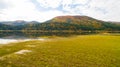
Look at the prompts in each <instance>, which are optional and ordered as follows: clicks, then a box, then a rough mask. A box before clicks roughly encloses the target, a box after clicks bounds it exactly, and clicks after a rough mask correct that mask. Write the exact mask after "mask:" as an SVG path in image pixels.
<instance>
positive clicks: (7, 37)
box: [0, 31, 95, 44]
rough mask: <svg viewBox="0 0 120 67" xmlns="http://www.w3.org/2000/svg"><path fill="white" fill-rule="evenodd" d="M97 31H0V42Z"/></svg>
mask: <svg viewBox="0 0 120 67" xmlns="http://www.w3.org/2000/svg"><path fill="white" fill-rule="evenodd" d="M92 33H95V32H31V31H29V32H23V31H14V32H13V31H2V32H0V44H6V43H10V42H18V41H28V40H33V39H40V37H42V36H70V35H83V34H84V35H85V34H92Z"/></svg>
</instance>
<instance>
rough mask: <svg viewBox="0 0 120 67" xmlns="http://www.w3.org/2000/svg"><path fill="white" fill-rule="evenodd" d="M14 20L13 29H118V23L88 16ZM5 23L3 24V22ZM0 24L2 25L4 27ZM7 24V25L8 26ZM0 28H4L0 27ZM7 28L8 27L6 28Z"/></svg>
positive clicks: (119, 24) (119, 29) (119, 28)
mask: <svg viewBox="0 0 120 67" xmlns="http://www.w3.org/2000/svg"><path fill="white" fill-rule="evenodd" d="M16 23H17V22H14V23H13V24H12V25H9V26H12V27H11V29H13V30H27V31H28V30H39V31H66V32H67V31H74V32H76V31H101V30H102V31H120V23H113V22H105V21H101V20H97V19H94V18H91V17H88V16H58V17H55V18H53V19H51V20H48V21H46V22H44V23H38V22H36V21H33V22H29V23H25V21H24V22H22V21H21V22H20V23H22V24H16ZM4 25H5V24H4ZM4 25H2V27H4ZM9 26H7V27H9ZM0 29H2V30H5V29H3V28H1V27H0ZM7 29H9V28H7Z"/></svg>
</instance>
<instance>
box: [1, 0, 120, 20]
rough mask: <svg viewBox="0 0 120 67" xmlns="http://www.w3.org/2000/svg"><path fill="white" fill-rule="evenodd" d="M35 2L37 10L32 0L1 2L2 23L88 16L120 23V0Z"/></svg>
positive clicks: (44, 0)
mask: <svg viewBox="0 0 120 67" xmlns="http://www.w3.org/2000/svg"><path fill="white" fill-rule="evenodd" d="M33 1H36V2H38V3H37V8H36V3H34V2H32V1H31V0H0V21H8V20H12V21H13V20H27V21H32V20H37V21H46V20H49V19H51V18H53V17H55V16H59V15H87V16H91V17H94V18H97V19H100V20H106V21H120V15H119V14H120V6H119V4H120V0H33ZM39 6H40V7H39ZM38 8H40V9H43V10H42V11H41V10H38ZM44 9H48V10H44ZM64 11H66V12H67V13H66V12H64Z"/></svg>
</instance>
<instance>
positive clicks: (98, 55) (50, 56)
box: [0, 35, 120, 67]
mask: <svg viewBox="0 0 120 67" xmlns="http://www.w3.org/2000/svg"><path fill="white" fill-rule="evenodd" d="M20 50H30V51H31V52H28V53H24V54H16V53H15V52H18V51H20ZM0 67H120V36H119V35H82V36H73V37H54V38H49V39H47V40H45V41H28V42H21V43H11V44H8V45H3V46H0Z"/></svg>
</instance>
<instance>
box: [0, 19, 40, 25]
mask: <svg viewBox="0 0 120 67" xmlns="http://www.w3.org/2000/svg"><path fill="white" fill-rule="evenodd" d="M0 23H1V24H5V25H11V26H19V25H26V24H36V23H39V22H37V21H29V22H27V21H24V20H16V21H5V22H0Z"/></svg>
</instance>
